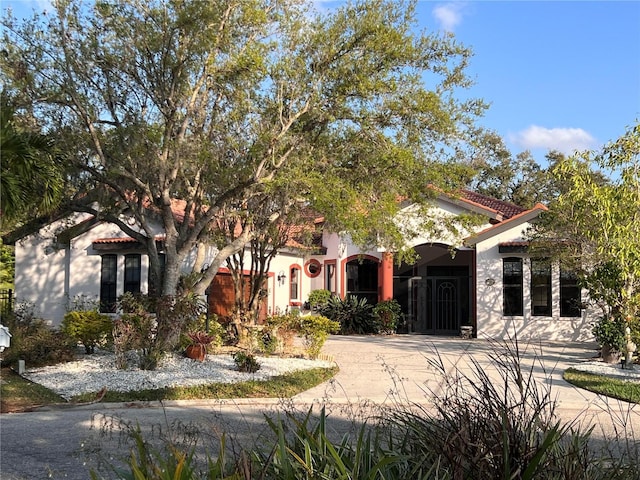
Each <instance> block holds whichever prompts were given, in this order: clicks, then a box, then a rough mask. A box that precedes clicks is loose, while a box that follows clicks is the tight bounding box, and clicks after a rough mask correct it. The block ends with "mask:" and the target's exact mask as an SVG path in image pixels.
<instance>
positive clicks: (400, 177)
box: [0, 0, 485, 295]
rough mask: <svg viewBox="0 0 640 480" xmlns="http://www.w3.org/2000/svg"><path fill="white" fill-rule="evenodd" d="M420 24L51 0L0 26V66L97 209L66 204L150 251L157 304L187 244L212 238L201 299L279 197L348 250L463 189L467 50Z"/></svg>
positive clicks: (386, 6) (410, 9)
mask: <svg viewBox="0 0 640 480" xmlns="http://www.w3.org/2000/svg"><path fill="white" fill-rule="evenodd" d="M414 15H415V11H414V3H413V2H409V3H405V2H398V1H389V0H362V1H355V2H349V3H347V4H346V5H344V6H342V7H340V8H339V9H336V10H335V11H331V12H329V13H323V14H322V15H318V14H314V13H313V12H312V11H310V10H309V9H308V8H307V6H306V5H305V3H303V2H299V1H296V0H284V1H282V0H277V1H276V0H242V1H227V0H224V1H223V0H211V1H207V2H186V1H181V0H173V1H168V0H151V1H148V0H127V1H119V2H108V1H95V2H93V3H82V2H78V1H71V0H61V1H58V2H56V4H55V9H54V10H53V11H52V12H49V13H47V14H46V15H36V16H34V17H33V18H32V19H29V20H25V21H16V20H15V19H13V18H11V17H5V18H4V19H3V25H4V27H5V28H4V33H3V37H2V47H1V50H2V56H1V58H0V63H1V66H2V68H3V71H4V72H6V76H7V88H8V89H9V90H10V91H11V94H12V95H14V96H15V98H16V99H17V100H18V102H19V105H20V106H21V108H23V109H24V110H25V111H28V112H30V114H31V115H33V117H34V118H35V119H36V120H37V121H38V122H39V124H40V125H41V126H42V128H43V129H44V130H45V131H47V132H55V134H56V135H57V136H58V139H59V142H60V143H61V145H62V148H64V150H65V152H68V153H69V156H70V162H73V164H74V166H75V167H77V168H78V169H79V171H80V172H82V173H81V174H80V175H79V176H78V178H77V179H76V183H75V185H77V188H78V190H77V191H76V192H75V194H76V195H75V198H83V199H87V198H90V199H91V200H96V201H97V203H91V204H90V203H88V202H86V201H85V202H76V203H74V204H72V205H73V207H74V208H75V209H77V210H83V211H87V212H91V213H93V214H94V215H96V216H98V217H99V218H102V219H105V220H108V221H110V222H113V223H115V224H117V225H119V227H120V228H121V229H122V230H123V231H124V232H125V233H126V234H128V235H130V236H131V237H133V238H135V239H137V240H138V241H140V242H141V243H142V244H143V245H145V247H146V250H147V252H148V254H149V258H150V265H151V269H152V274H153V275H158V277H157V278H162V293H163V294H165V295H173V294H175V292H176V288H177V286H178V281H179V267H180V266H181V265H182V264H183V263H184V260H185V258H187V256H188V255H189V254H190V252H192V251H193V249H194V248H195V247H196V246H197V245H204V244H207V243H213V244H215V245H216V246H217V247H218V252H219V253H218V255H217V257H216V259H215V261H213V262H212V263H211V264H210V265H209V268H208V269H205V271H204V272H203V273H202V274H201V278H199V280H198V281H196V282H195V283H194V289H195V291H197V292H204V289H205V288H206V287H207V286H208V284H209V283H210V281H211V279H212V277H213V276H214V275H215V273H216V272H217V269H218V268H219V267H220V265H221V264H222V262H224V260H225V259H226V258H227V257H228V256H229V255H230V254H232V253H233V252H236V251H238V250H239V249H240V248H242V246H243V245H244V244H246V242H247V241H249V240H250V239H251V237H252V235H253V232H252V229H251V225H252V222H251V221H250V220H251V218H252V215H253V212H252V211H251V210H249V209H248V208H247V206H248V205H250V204H252V203H254V202H260V203H266V204H269V203H270V202H273V204H274V205H284V207H283V208H279V209H273V210H272V211H271V213H270V215H271V217H270V218H272V219H273V220H274V221H275V220H276V219H277V218H278V217H280V216H281V215H282V214H283V212H286V211H287V206H292V205H296V204H304V205H305V206H306V207H310V208H313V209H315V210H317V211H319V212H321V213H322V214H323V215H324V217H325V221H326V225H327V226H329V227H330V228H334V229H335V230H336V231H347V232H349V233H350V234H351V235H352V237H353V239H354V240H355V241H356V242H358V243H359V244H362V245H371V244H373V243H376V244H381V245H383V246H387V247H389V248H392V249H397V250H401V249H402V242H401V236H400V233H399V232H398V230H397V228H396V227H395V224H394V222H393V221H392V219H393V217H394V215H395V214H396V213H397V210H398V208H399V203H398V199H401V198H403V199H411V200H413V201H416V202H421V203H425V201H426V200H427V197H428V196H429V189H428V188H427V186H428V185H429V184H435V185H438V186H441V187H442V188H450V187H453V186H456V185H457V183H458V182H461V183H464V182H466V181H468V179H469V171H468V168H467V166H466V165H465V164H464V162H459V161H457V160H458V159H460V158H462V157H465V156H466V155H465V154H464V152H465V151H467V149H472V148H474V146H475V143H476V142H477V141H478V139H479V138H481V135H479V134H478V133H479V129H478V128H477V127H476V126H475V121H476V119H477V117H478V116H479V115H481V114H482V113H483V110H484V108H485V105H484V103H483V102H482V101H481V100H476V99H471V100H464V101H461V100H459V99H458V98H457V94H458V92H459V91H460V89H463V88H468V87H469V86H470V85H471V82H470V80H469V78H468V77H467V76H466V74H465V68H466V66H467V62H468V60H469V58H470V55H471V52H470V51H469V50H468V49H467V48H465V47H463V46H461V45H459V44H458V43H457V42H456V41H455V39H454V38H453V37H451V36H446V35H435V34H427V33H423V32H417V31H416V30H415V25H416V24H415V17H414ZM84 193H87V195H83V194H84ZM89 193H91V195H88V194H89ZM274 198H277V202H276V201H273V199H274ZM95 205H99V208H96V207H95ZM123 212H128V213H129V214H131V215H133V216H134V217H135V219H136V225H134V226H131V225H129V224H128V223H127V222H124V221H123V219H122V217H121V216H120V214H121V213H123ZM151 213H153V215H155V218H158V219H160V221H161V224H162V226H163V228H164V232H165V237H164V239H163V243H162V248H163V250H164V253H165V254H166V267H165V271H164V275H162V276H160V275H161V272H160V261H159V255H158V254H159V251H158V248H159V247H158V243H157V242H156V238H155V237H154V231H153V229H152V225H151V218H152V216H151ZM234 216H235V217H236V218H242V219H243V220H245V221H244V223H243V224H244V225H245V226H246V228H245V229H244V230H243V232H242V235H239V236H237V237H236V238H234V239H233V241H230V242H229V241H225V238H228V237H225V235H223V234H220V233H219V232H217V231H216V228H215V225H217V224H218V222H220V221H224V220H227V221H228V219H230V218H234ZM247 219H248V220H249V221H246V220H247Z"/></svg>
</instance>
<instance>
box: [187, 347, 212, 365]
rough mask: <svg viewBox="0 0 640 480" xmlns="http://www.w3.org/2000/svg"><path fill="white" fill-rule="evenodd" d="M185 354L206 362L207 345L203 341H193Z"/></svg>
mask: <svg viewBox="0 0 640 480" xmlns="http://www.w3.org/2000/svg"><path fill="white" fill-rule="evenodd" d="M184 354H185V356H186V357H187V358H192V359H193V360H197V361H199V362H204V358H205V356H206V355H207V346H206V345H203V344H202V343H193V344H191V345H189V346H188V347H187V348H186V349H185V350H184Z"/></svg>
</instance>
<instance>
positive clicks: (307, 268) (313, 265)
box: [304, 258, 322, 278]
mask: <svg viewBox="0 0 640 480" xmlns="http://www.w3.org/2000/svg"><path fill="white" fill-rule="evenodd" d="M321 270H322V265H320V262H319V261H318V260H316V259H315V258H312V259H311V260H309V261H308V262H307V263H305V265H304V273H306V274H307V275H308V276H309V277H311V278H315V277H317V276H318V275H320V271H321Z"/></svg>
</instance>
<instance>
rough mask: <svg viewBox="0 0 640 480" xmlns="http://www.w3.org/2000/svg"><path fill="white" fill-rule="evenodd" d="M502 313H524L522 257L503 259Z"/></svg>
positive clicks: (516, 314)
mask: <svg viewBox="0 0 640 480" xmlns="http://www.w3.org/2000/svg"><path fill="white" fill-rule="evenodd" d="M502 313H503V315H505V316H520V315H524V311H523V301H522V259H521V258H515V257H511V258H505V259H504V260H502Z"/></svg>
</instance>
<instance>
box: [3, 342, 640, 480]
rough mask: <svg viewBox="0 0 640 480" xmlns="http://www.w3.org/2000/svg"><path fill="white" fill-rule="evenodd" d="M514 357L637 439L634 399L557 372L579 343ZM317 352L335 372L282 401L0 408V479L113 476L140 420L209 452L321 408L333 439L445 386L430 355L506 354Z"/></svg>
mask: <svg viewBox="0 0 640 480" xmlns="http://www.w3.org/2000/svg"><path fill="white" fill-rule="evenodd" d="M520 348H521V349H522V351H521V355H520V364H521V366H522V368H523V370H524V371H525V372H531V375H533V376H534V377H535V379H536V381H537V384H538V385H539V386H540V388H542V389H543V390H545V391H549V392H551V395H552V397H553V399H554V400H555V401H556V405H557V407H556V413H557V414H558V416H559V417H560V418H561V419H562V420H564V421H566V422H579V423H580V424H581V425H582V426H588V425H594V426H595V429H594V436H595V437H596V438H605V437H608V438H614V437H617V438H619V439H631V440H633V439H635V440H640V406H638V405H635V406H632V405H629V404H626V403H624V402H617V401H611V400H607V399H603V398H601V397H598V396H596V395H593V394H590V393H589V392H585V391H582V390H579V389H576V388H574V387H572V386H571V385H569V384H568V383H566V382H564V380H562V372H563V371H564V370H565V369H566V368H567V367H568V366H571V365H572V364H574V363H576V362H580V361H584V360H587V359H589V358H591V357H593V356H594V354H595V346H594V345H585V344H571V345H568V344H545V345H520ZM323 352H324V353H325V354H326V355H329V356H331V357H333V358H334V359H335V361H336V363H337V364H338V365H339V366H340V372H339V374H338V375H337V377H336V378H335V379H334V380H332V381H330V382H327V383H325V384H323V385H320V386H318V387H316V388H314V389H311V390H309V391H307V392H304V393H302V394H300V395H298V396H296V397H294V398H293V399H290V400H278V399H271V400H270V399H267V400H254V399H248V400H237V401H234V400H228V401H220V402H218V401H185V402H166V403H164V404H159V403H153V404H139V403H135V404H95V405H90V406H82V407H73V408H51V409H46V410H44V409H43V410H39V411H35V412H29V413H19V414H3V415H1V416H0V478H2V480H27V479H28V480H33V479H49V478H53V479H70V480H85V479H88V478H89V472H90V471H92V470H93V471H95V472H97V473H98V474H99V478H105V479H112V478H113V479H115V478H118V475H117V472H114V471H113V470H111V469H110V467H108V466H109V465H122V464H123V463H122V462H123V461H124V460H125V459H126V457H127V456H128V455H129V452H130V451H131V449H132V447H133V444H132V442H131V437H130V436H129V435H128V434H127V432H128V431H131V429H135V428H137V427H139V428H140V429H141V430H142V431H143V432H144V434H145V437H146V438H150V439H152V440H153V441H160V439H161V438H162V437H166V436H168V435H170V436H172V438H173V439H174V440H175V441H177V442H186V443H188V442H190V441H193V440H194V439H195V438H196V432H197V433H198V435H197V436H198V438H199V442H200V443H199V445H198V447H197V448H199V449H200V450H199V451H207V452H209V453H210V454H212V455H213V456H215V454H216V452H217V451H218V448H219V440H220V438H221V436H222V433H223V432H225V436H226V440H227V448H229V449H231V450H235V451H238V449H239V448H240V447H245V448H250V447H251V446H252V445H256V444H257V445H260V444H263V445H264V444H265V443H266V442H268V441H266V440H265V438H266V437H267V436H268V435H269V428H268V425H267V422H265V419H264V415H265V414H266V415H269V416H270V417H271V418H277V417H278V416H279V415H280V416H283V415H285V413H284V412H293V413H295V414H296V415H304V414H305V413H306V412H308V411H309V409H312V411H313V412H314V414H316V413H318V412H319V411H320V409H321V408H322V407H324V408H325V409H326V411H327V412H328V414H329V420H328V425H329V433H330V435H332V436H334V437H335V438H336V439H337V438H340V437H341V436H342V435H343V434H344V433H347V432H350V431H353V430H354V429H357V428H358V427H359V424H360V422H361V421H363V420H364V419H366V418H367V417H369V416H371V415H373V414H375V413H377V411H378V409H379V408H385V407H388V406H393V405H394V404H395V403H396V402H400V403H403V402H416V403H421V404H425V405H429V402H430V400H429V395H430V392H433V393H436V394H437V393H438V392H439V391H440V392H443V391H445V390H446V389H447V388H448V387H447V384H446V382H444V381H443V379H442V375H441V373H439V372H438V371H437V369H435V368H434V365H433V361H442V364H443V367H444V369H445V370H446V371H448V372H449V373H452V372H453V373H455V372H465V373H468V372H473V371H475V370H474V369H479V370H480V371H482V372H484V373H486V374H487V376H488V378H490V379H491V381H492V382H497V383H498V384H501V383H503V382H504V379H503V378H502V377H501V375H500V372H501V370H500V369H499V368H496V366H495V363H494V362H492V361H491V360H490V358H489V357H490V356H493V359H494V360H495V359H496V358H497V359H498V360H499V359H509V358H510V357H509V355H507V354H506V353H504V352H502V351H501V350H500V347H499V346H497V345H496V344H493V343H490V342H485V341H481V340H471V341H463V340H459V339H439V338H434V337H425V336H393V337H340V336H334V337H331V338H330V339H329V340H328V342H327V343H326V345H325V347H324V349H323Z"/></svg>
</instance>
